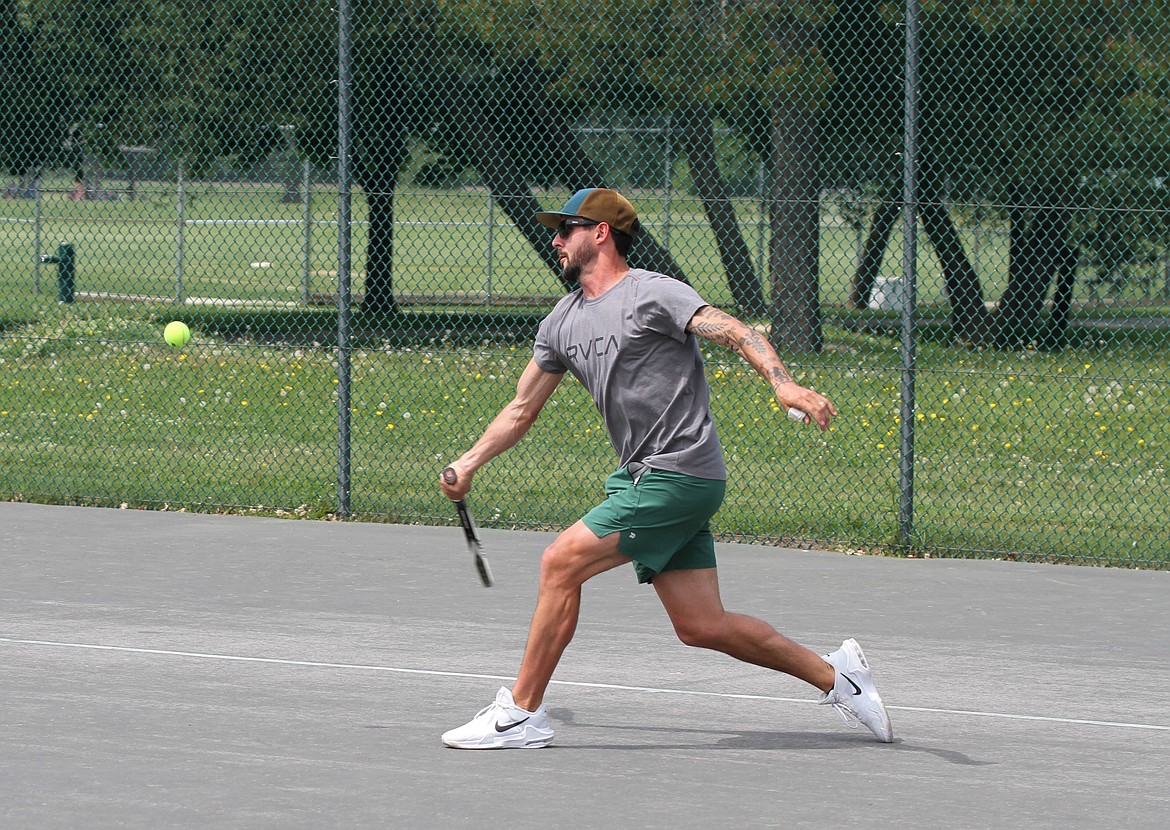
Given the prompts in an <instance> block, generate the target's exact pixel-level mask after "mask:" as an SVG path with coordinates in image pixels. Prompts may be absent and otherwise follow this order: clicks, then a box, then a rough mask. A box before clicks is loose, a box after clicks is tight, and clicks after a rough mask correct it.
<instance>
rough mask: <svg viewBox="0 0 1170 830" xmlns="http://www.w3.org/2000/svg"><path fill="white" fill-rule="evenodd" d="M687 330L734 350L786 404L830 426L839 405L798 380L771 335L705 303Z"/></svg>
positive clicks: (822, 424) (818, 423)
mask: <svg viewBox="0 0 1170 830" xmlns="http://www.w3.org/2000/svg"><path fill="white" fill-rule="evenodd" d="M687 331H688V332H690V333H691V334H693V335H695V336H696V337H702V338H704V339H705V340H710V341H711V342H712V343H718V344H720V345H721V346H726V347H727V348H729V349H731V350H732V351H734V352H735V353H736V354H738V355H739V356H740V357H742V358H743V359H744V360H746V361H747V362H748V363H750V364H751V366H752V368H753V369H755V370H756V371H757V372H759V373H760V375H761V376H762V377H763V378H764V380H766V381H768V383H769V384H771V386H772V392H773V393H774V394H775V395H776V399H777V400H778V401H779V402H780V405H781V406H782V407H784V408H788V407H790V406H794V407H796V408H797V409H799V410H801V411H802V412H804V413H805V414H807V415H808V416H809V417H810V418H811V419H812V420H813V421H815V422H816V423H817V425H818V426H819V427H820V428H821V429H822V430H825V429H828V427H829V420H830V419H831V418H832V417H833V416H834V415H836V414H837V408H836V407H835V406H833V404H832V402H831V401H829V399H828V398H826V397H824V396H823V395H819V394H817V393H816V392H814V391H813V390H811V389H806V388H805V387H803V386H801V385H799V384H798V383H796V381H794V380H793V379H792V375H791V373H789V371H788V368H787V367H786V366H785V365H784V362H783V361H782V360H781V359H780V356H779V355H778V354H776V350H775V349H773V348H772V345H771V344H770V343H769V342H768V340H767V338H765V337H764V336H763V335H762V334H760V333H759V332H758V331H756V330H755V329H753V328H752V327H751V326H749V325H747V324H746V323H743V322H742V321H740V320H738V319H736V318H735V317H732V316H731V315H730V314H728V313H727V312H725V311H720V310H719V309H717V308H715V307H714V306H709V305H705V306H703V307H702V308H700V309H699V310H698V311H696V312H695V313H694V316H692V317H691V321H690V322H689V323H688V324H687Z"/></svg>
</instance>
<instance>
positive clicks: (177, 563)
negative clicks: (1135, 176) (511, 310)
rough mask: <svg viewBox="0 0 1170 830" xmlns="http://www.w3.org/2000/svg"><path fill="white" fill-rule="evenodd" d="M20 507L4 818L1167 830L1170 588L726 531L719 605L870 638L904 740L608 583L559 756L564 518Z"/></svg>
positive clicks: (822, 635)
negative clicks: (526, 705) (469, 732)
mask: <svg viewBox="0 0 1170 830" xmlns="http://www.w3.org/2000/svg"><path fill="white" fill-rule="evenodd" d="M484 537H485V542H486V544H487V546H488V549H489V554H490V555H491V557H492V564H493V567H494V569H495V572H496V578H497V581H498V584H497V586H496V587H495V588H492V589H485V588H483V587H481V586H480V585H479V583H478V580H477V578H476V575H475V572H474V568H473V566H472V562H471V558H470V556H469V555H468V554H467V551H466V548H465V546H464V543H463V539H462V534H461V532H460V531H459V529H458V528H457V527H445V528H444V527H440V528H423V527H405V526H392V525H375V524H356V523H325V522H305V521H291V520H282V519H265V518H247V517H227V516H208V515H192V514H180V513H173V512H170V513H167V512H140V511H124V510H109V509H93V508H77V507H52V506H42V505H27V504H10V503H4V504H0V702H2V710H0V711H2V712H3V715H2V718H0V827H3V828H10V829H11V828H38V830H39V829H40V828H45V830H50V829H52V828H114V827H118V828H204V827H224V828H326V827H329V828H332V827H338V828H351V827H355V828H356V827H363V828H364V827H379V828H480V827H483V828H487V827H491V828H504V827H507V828H520V830H524V828H548V827H557V828H604V830H623V829H624V828H679V829H680V830H685V829H687V828H763V827H786V828H790V827H809V828H812V827H818V828H819V827H851V828H852V827H857V828H861V827H879V828H887V827H888V828H1154V827H1157V828H1164V827H1166V826H1168V823H1170V694H1168V693H1167V689H1170V573H1164V572H1138V571H1123V570H1109V569H1098V568H1086V567H1063V566H1049V565H1027V564H1019V563H1003V562H988V561H957V560H899V559H888V558H877V557H858V556H847V555H844V554H837V553H824V552H809V551H793V550H784V549H777V548H768V547H758V546H751V545H734V544H727V545H721V546H720V556H721V567H720V574H721V584H722V588H723V597H724V601H725V604H726V605H727V606H728V608H730V609H733V610H738V611H743V612H746V613H750V614H754V615H757V616H761V617H763V618H765V619H767V620H768V621H770V622H772V623H773V624H774V625H776V626H777V627H778V628H779V629H780V630H782V631H784V632H785V633H787V634H788V635H790V636H792V637H793V638H794V639H796V640H798V641H800V642H802V643H804V644H806V645H808V646H809V647H811V648H814V649H816V650H818V651H820V652H822V653H823V652H827V651H829V650H831V649H833V648H835V647H836V646H837V645H838V644H839V642H840V640H841V639H842V638H843V637H845V636H856V637H857V638H858V640H859V641H860V642H861V643H862V645H863V646H864V647H865V648H866V651H867V656H868V657H869V660H870V663H871V665H872V666H873V669H874V674H875V677H876V679H877V683H878V688H879V690H880V691H881V692H882V694H883V696H884V697H885V700H886V702H887V704H888V705H889V707H890V713H891V718H892V720H893V723H894V728H895V732H896V735H897V740H896V743H894V744H892V745H883V744H879V743H876V742H875V741H873V740H872V738H871V736H870V735H869V733H868V732H867V731H866V730H865V729H858V730H850V729H848V728H846V727H845V726H843V725H842V724H841V723H840V721H839V720H838V719H837V717H836V715H835V714H834V713H833V712H832V711H831V710H829V709H828V708H827V707H820V706H817V705H815V698H816V697H817V696H818V695H817V694H816V693H815V692H813V690H812V689H811V688H808V687H805V686H804V685H803V684H801V683H799V682H798V681H795V680H793V679H791V678H788V677H784V676H780V675H777V674H773V673H769V672H767V671H765V670H763V669H759V668H756V667H753V666H748V665H743V664H740V663H737V662H735V661H733V660H731V659H730V658H727V657H725V656H723V655H720V654H715V653H711V652H704V651H699V650H696V649H690V648H687V647H686V646H683V645H682V644H681V643H679V642H678V641H677V639H676V638H675V637H674V635H673V633H672V631H671V630H670V628H669V626H668V624H667V622H666V618H665V614H664V613H663V612H662V610H661V607H660V606H659V605H658V602H657V599H656V597H655V596H654V592H653V589H651V588H648V587H645V586H638V585H637V584H635V580H634V576H633V573H632V571H631V570H630V569H628V568H620V569H618V570H617V571H613V572H610V573H607V574H604V575H603V576H601V577H599V578H597V579H596V580H594V581H593V582H591V583H590V584H588V585H587V586H586V587H585V591H584V602H583V613H582V620H581V625H580V627H579V629H578V632H577V638H576V640H575V641H574V643H573V644H572V645H571V646H570V648H569V650H568V652H567V654H566V656H565V659H564V661H563V663H562V664H561V666H560V668H559V670H558V672H557V676H556V679H555V681H554V684H553V686H552V687H551V688H550V690H549V694H548V697H547V700H546V702H547V705H548V708H549V711H550V719H551V722H552V726H553V727H554V729H555V730H556V742H555V744H554V745H553V746H552V747H550V748H548V749H543V750H527V751H520V750H510V751H500V752H468V751H458V750H449V749H445V748H443V747H442V745H441V744H440V742H439V735H440V734H441V733H442V732H443V731H444V730H446V729H448V728H451V727H453V726H457V725H459V724H460V723H463V722H464V721H466V720H468V719H469V718H470V717H471V716H472V715H474V714H475V712H476V711H477V710H478V709H479V708H481V707H482V706H485V705H486V704H487V703H488V702H489V701H490V700H491V698H492V697H493V695H494V693H495V691H496V689H497V688H498V687H499V686H500V685H502V684H505V683H508V682H509V680H510V678H511V677H513V676H514V672H515V670H516V667H517V663H518V660H519V657H520V653H521V649H522V648H523V645H524V641H525V636H526V630H527V623H528V619H529V616H530V614H531V610H532V604H533V600H534V597H535V589H536V578H537V568H538V560H539V555H540V551H541V550H542V549H543V547H544V546H545V545H546V544H547V542H548V540H549V539H550V538H551V536H550V535H549V534H544V533H522V532H508V531H492V530H488V531H485V532H484Z"/></svg>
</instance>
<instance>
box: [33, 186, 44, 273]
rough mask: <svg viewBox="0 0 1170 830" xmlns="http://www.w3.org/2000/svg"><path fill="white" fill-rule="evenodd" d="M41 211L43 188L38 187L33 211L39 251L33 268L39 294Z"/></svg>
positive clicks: (34, 244) (34, 231)
mask: <svg viewBox="0 0 1170 830" xmlns="http://www.w3.org/2000/svg"><path fill="white" fill-rule="evenodd" d="M41 211H42V206H41V188H39V187H38V188H37V200H36V207H35V211H34V213H33V219H34V221H33V250H34V251H36V252H37V255H36V256H35V257H33V259H34V260H36V264H35V266H34V269H33V288H34V289H35V290H36V293H38V294H40V293H41V262H42V260H41V215H42V214H41Z"/></svg>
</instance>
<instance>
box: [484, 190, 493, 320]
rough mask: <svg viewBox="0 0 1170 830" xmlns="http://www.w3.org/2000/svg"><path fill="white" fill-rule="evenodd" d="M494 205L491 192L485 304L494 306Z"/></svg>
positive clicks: (488, 208)
mask: <svg viewBox="0 0 1170 830" xmlns="http://www.w3.org/2000/svg"><path fill="white" fill-rule="evenodd" d="M494 205H495V200H494V199H492V192H491V191H490V190H489V191H488V194H487V286H486V289H487V290H486V291H485V292H484V303H485V304H486V305H491V304H492V267H493V261H494V256H493V255H494V253H495V244H496V243H495V229H496V211H495V209H494Z"/></svg>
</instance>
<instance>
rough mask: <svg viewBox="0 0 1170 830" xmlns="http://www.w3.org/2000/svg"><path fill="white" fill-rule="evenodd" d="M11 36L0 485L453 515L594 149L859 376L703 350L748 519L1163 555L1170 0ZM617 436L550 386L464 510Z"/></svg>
mask: <svg viewBox="0 0 1170 830" xmlns="http://www.w3.org/2000/svg"><path fill="white" fill-rule="evenodd" d="M0 39H2V43H0V87H2V89H0V159H2V161H3V167H4V172H5V173H6V174H7V178H5V179H4V181H3V183H2V187H3V191H2V196H3V198H2V199H0V239H2V240H3V244H2V246H0V497H3V498H6V499H9V500H13V499H17V500H19V499H23V500H38V501H41V500H43V501H58V502H67V503H85V504H100V505H111V506H116V505H123V504H124V505H128V506H146V507H152V508H160V507H169V508H171V509H179V508H185V509H201V510H219V509H241V510H255V511H260V512H278V513H291V514H300V515H307V516H322V515H327V514H334V515H335V514H338V513H340V514H343V515H347V516H355V517H358V518H365V519H379V520H392V521H398V522H425V523H447V522H450V521H451V519H450V507H449V504H448V503H446V501H445V500H444V499H443V497H442V496H441V494H440V493H439V491H438V488H437V479H438V472H439V470H440V468H441V467H442V465H443V463H444V462H445V461H448V460H450V459H452V458H453V457H455V456H456V455H458V454H459V453H460V452H461V451H462V450H463V449H465V448H466V447H467V446H468V445H469V444H470V443H471V442H472V441H474V440H475V438H477V437H478V435H479V434H480V432H481V431H482V430H483V428H484V426H485V425H486V423H487V421H488V420H489V419H490V418H491V417H492V416H493V415H494V414H495V413H496V412H497V411H498V409H499V408H500V407H501V406H502V405H503V404H504V403H505V402H507V400H508V399H509V398H510V397H511V394H512V392H513V390H514V386H515V382H516V380H517V378H518V376H519V373H520V371H521V370H522V368H523V367H524V365H525V363H526V362H527V360H528V358H529V356H530V354H531V351H530V346H529V343H530V338H531V337H532V334H533V332H534V330H535V326H536V324H537V323H538V321H539V320H540V318H541V317H542V315H543V314H545V313H547V311H548V310H549V309H550V308H551V306H552V304H553V303H554V302H555V301H556V299H557V298H558V297H559V296H561V295H562V294H563V293H564V291H565V290H566V288H567V286H565V285H564V284H563V282H562V280H561V274H560V268H559V265H558V263H557V261H556V259H555V257H554V256H553V254H552V249H551V247H550V241H551V239H550V236H551V235H550V234H549V232H548V231H546V230H544V229H543V228H542V227H540V226H539V225H538V224H537V223H536V222H535V221H534V219H533V214H534V212H535V211H536V210H538V209H557V208H559V207H560V205H562V204H563V203H564V201H565V200H566V199H567V197H568V196H569V195H570V194H571V193H572V192H573V191H575V190H576V189H578V188H581V187H589V186H595V185H600V184H605V185H609V186H612V187H616V188H618V189H620V190H621V191H622V192H623V193H625V194H626V195H627V196H629V198H630V199H631V201H633V203H634V204H635V206H636V207H637V209H638V211H639V214H640V218H641V220H642V223H643V226H644V228H645V232H644V234H643V235H642V236H641V238H640V239H639V240H638V242H637V243H636V246H635V249H634V252H633V256H632V261H633V263H634V264H636V265H639V266H642V267H648V268H652V269H655V270H659V271H662V272H664V273H667V274H670V275H672V276H675V277H677V278H679V279H685V280H687V281H688V282H690V283H691V284H692V285H694V286H695V287H696V288H697V289H698V290H699V292H700V293H701V294H702V295H703V296H704V297H705V298H706V299H707V300H708V301H709V302H711V303H712V304H714V305H717V306H720V307H723V308H725V309H727V310H729V311H733V312H734V313H736V314H737V315H739V316H741V317H742V318H744V319H745V320H748V321H750V322H751V323H753V324H755V325H757V326H759V327H760V329H761V330H763V331H766V332H767V333H768V335H769V337H770V338H771V340H772V342H773V343H774V344H775V345H776V346H777V349H778V350H779V351H780V353H781V356H782V357H783V358H784V359H785V361H786V362H787V363H788V364H789V367H790V368H791V369H792V370H793V372H794V374H795V375H796V377H797V379H798V380H800V381H801V382H802V383H804V384H806V385H810V386H813V387H815V388H817V389H818V390H819V391H821V392H823V393H825V394H827V395H828V396H829V397H830V398H832V399H833V400H834V401H835V402H836V403H837V405H838V407H839V408H840V410H841V411H842V416H841V417H840V418H839V419H837V421H835V423H834V427H833V429H832V430H831V431H829V432H828V433H825V434H823V435H822V434H820V433H818V432H817V431H815V430H812V429H801V428H798V427H794V426H793V425H792V424H791V423H790V422H789V421H787V420H786V419H785V418H784V417H783V413H779V412H778V411H777V407H776V406H775V404H774V402H773V400H772V398H771V396H770V393H769V390H768V389H767V387H766V386H765V385H764V384H763V383H762V382H761V381H760V380H759V379H758V378H756V377H755V376H754V373H753V372H752V371H751V369H750V368H749V367H748V366H747V365H746V364H745V363H743V362H741V361H740V360H739V359H738V358H737V357H736V356H735V355H734V354H733V353H731V352H727V351H723V350H722V349H720V348H718V347H715V346H709V347H708V348H706V349H705V352H706V355H707V362H708V377H709V380H710V382H711V386H712V390H713V396H714V408H715V414H716V418H717V421H718V423H719V427H720V432H721V437H722V439H723V444H724V447H725V450H726V453H727V456H728V463H729V467H730V470H731V477H732V482H731V487H730V488H729V496H728V499H727V501H726V503H725V505H724V507H723V509H722V511H721V512H720V514H719V515H718V516H717V523H718V526H717V531H718V532H719V533H721V534H722V535H723V536H724V537H733V538H741V539H747V540H753V541H779V542H784V543H793V542H796V543H802V544H817V545H826V546H832V547H837V548H855V549H872V550H902V551H909V552H914V553H917V554H920V555H962V556H986V557H1002V558H1008V557H1010V558H1021V559H1036V560H1063V561H1075V562H1084V563H1100V564H1110V565H1126V566H1129V565H1134V566H1144V567H1165V566H1166V564H1167V561H1168V560H1170V549H1168V545H1167V541H1166V534H1165V532H1164V528H1165V525H1166V512H1167V508H1168V506H1170V497H1168V495H1167V493H1168V488H1167V480H1168V479H1167V470H1166V457H1167V442H1168V438H1170V417H1168V415H1170V406H1168V405H1167V403H1166V399H1167V395H1166V392H1167V377H1166V365H1167V354H1168V351H1170V334H1168V332H1170V10H1168V8H1167V6H1166V4H1164V3H1161V2H1154V1H1153V0H1128V1H1127V2H1122V0H1053V2H1047V3H1018V2H1017V3H1008V2H990V3H967V2H929V0H923V2H921V3H920V2H919V0H906V2H905V4H904V5H900V4H890V3H884V2H877V0H869V1H868V2H864V1H863V0H856V1H850V0H847V1H846V2H835V3H827V2H826V3H822V2H803V3H788V2H767V3H763V2H751V1H750V0H742V2H718V3H716V2H707V0H623V1H622V2H611V3H595V4H591V5H582V4H580V3H570V2H567V1H566V0H541V2H535V1H534V0H473V1H472V2H461V3H454V2H448V0H395V2H389V1H388V0H366V2H362V3H352V4H351V3H349V2H341V3H340V4H335V3H332V2H323V0H312V1H311V2H310V0H300V1H298V0H207V2H199V3H191V2H175V0H134V1H133V2H130V0H102V2H97V0H4V3H3V12H2V19H0ZM170 320H181V321H184V322H185V323H187V324H188V325H189V326H190V328H191V329H192V330H193V332H194V337H193V338H192V340H191V341H190V342H189V343H188V344H187V345H185V346H184V347H182V348H175V347H171V346H168V345H167V344H166V343H165V342H164V341H163V338H162V328H163V325H164V324H165V323H167V322H168V321H170ZM613 464H614V459H613V453H612V450H611V448H610V447H609V443H608V439H607V437H606V433H605V430H604V428H603V427H602V424H601V420H600V416H599V415H598V414H597V412H596V410H595V409H594V408H593V405H592V403H591V402H590V400H589V399H588V397H587V395H585V393H584V392H583V391H582V390H581V389H580V388H579V387H577V386H576V385H575V384H572V383H566V384H562V386H561V388H560V389H559V390H558V392H557V394H556V396H555V397H554V399H553V401H552V402H551V404H550V406H549V407H548V408H547V409H546V410H545V414H544V416H543V417H542V418H541V420H540V421H539V422H538V424H537V425H536V427H534V429H533V430H532V432H531V433H530V434H529V436H528V437H527V438H526V439H525V440H524V442H522V443H521V444H520V445H519V446H518V447H517V448H516V449H514V450H513V451H512V452H510V453H508V454H507V455H505V456H503V457H501V458H500V459H497V460H496V461H495V462H493V464H492V465H491V467H489V468H488V469H487V470H485V471H484V473H483V474H481V475H480V476H479V477H478V478H477V482H476V491H475V499H476V501H477V504H478V507H479V509H478V512H479V513H480V515H481V520H482V521H483V523H484V524H487V525H493V526H500V527H521V528H536V527H562V526H565V525H567V524H569V523H571V522H572V521H574V520H575V519H576V518H577V517H578V516H579V515H580V514H581V513H582V512H583V511H584V510H585V509H587V508H588V507H590V506H591V505H592V504H593V503H595V502H596V501H597V499H598V498H599V492H600V487H601V481H602V479H603V477H604V475H605V474H606V473H607V472H608V471H609V469H610V468H611V467H612V465H613Z"/></svg>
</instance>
